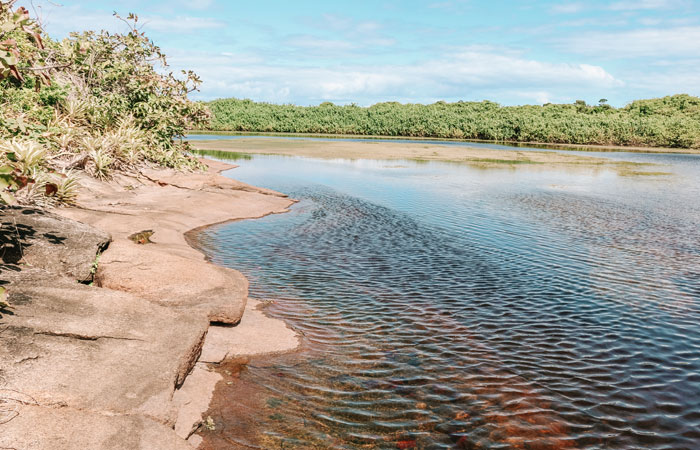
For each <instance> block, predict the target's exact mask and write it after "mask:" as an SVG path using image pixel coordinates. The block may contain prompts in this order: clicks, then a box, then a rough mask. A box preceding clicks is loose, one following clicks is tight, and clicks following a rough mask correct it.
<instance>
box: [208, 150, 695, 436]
mask: <svg viewBox="0 0 700 450" xmlns="http://www.w3.org/2000/svg"><path fill="white" fill-rule="evenodd" d="M520 150H522V149H520ZM576 153H581V152H576ZM595 156H596V157H600V154H595ZM217 157H219V158H220V157H221V154H217ZM606 157H608V158H612V159H617V160H623V161H634V162H650V161H651V162H654V163H661V164H664V169H663V170H664V171H666V172H668V173H670V175H667V176H658V177H657V176H654V177H635V176H621V175H620V174H619V173H617V172H616V171H614V170H609V169H607V168H605V167H602V168H569V167H566V168H563V167H550V166H547V165H544V166H539V165H538V166H527V167H523V166H518V167H517V168H514V167H503V168H498V167H495V168H494V167H489V168H479V167H474V166H470V165H468V164H459V163H448V162H437V161H429V162H416V161H410V160H391V161H382V160H370V159H356V160H347V159H314V158H301V157H289V156H278V155H250V156H247V157H246V159H242V160H238V161H237V162H236V163H237V164H240V167H239V168H237V169H234V170H231V171H229V172H227V173H226V175H227V176H231V177H233V178H236V179H238V180H241V181H244V182H247V183H250V184H254V185H256V186H261V187H266V188H271V189H274V190H278V191H280V192H284V193H286V194H288V195H289V196H290V197H292V198H295V199H298V200H299V202H298V203H297V204H296V205H294V206H293V207H292V209H291V211H290V212H289V213H286V214H282V215H273V216H268V217H265V218H262V219H257V220H248V221H242V222H232V223H226V224H221V225H217V226H214V227H211V228H208V229H206V230H204V231H202V232H201V233H199V234H198V235H197V237H196V243H197V245H198V246H199V247H200V248H201V249H202V250H203V251H204V252H205V253H206V254H207V256H208V257H209V258H210V259H211V260H212V261H213V262H214V263H217V264H220V265H224V266H228V267H232V268H235V269H237V270H240V271H242V272H243V273H244V274H245V275H246V277H248V279H249V280H250V282H251V287H250V295H251V297H253V298H257V299H261V300H269V302H268V304H269V306H268V307H267V312H268V314H270V315H272V316H274V317H279V318H282V319H284V320H285V321H287V322H288V323H289V324H290V325H292V326H293V327H294V328H296V329H297V330H299V331H300V332H302V333H303V335H304V341H305V343H304V346H303V348H302V350H301V351H299V352H297V353H294V354H291V355H284V356H278V357H273V358H267V359H260V360H253V361H250V362H247V363H245V364H242V365H241V366H240V367H239V368H238V369H237V370H238V372H236V374H237V376H238V377H239V379H240V383H239V384H240V385H241V386H246V387H247V389H248V390H247V391H246V392H247V393H248V394H250V398H249V399H247V400H245V401H244V400H242V398H241V397H240V396H237V395H236V394H237V393H238V394H240V393H241V391H240V388H236V389H238V390H236V389H234V388H231V390H230V391H229V392H228V393H229V394H230V395H229V397H226V391H222V392H219V393H218V395H219V396H220V398H219V400H218V402H217V403H216V404H217V405H232V406H231V407H222V406H219V409H218V412H217V409H216V407H215V408H214V410H213V411H214V412H213V416H212V417H214V419H215V420H217V421H220V422H221V423H224V424H226V426H225V427H223V428H219V429H218V431H216V432H212V433H210V434H205V438H206V439H207V440H208V442H210V443H217V442H218V443H219V444H222V443H225V442H228V443H229V444H230V443H231V442H237V443H240V444H245V445H253V446H260V447H263V448H293V447H294V448H455V447H456V448H618V449H628V448H654V449H662V448H697V447H698V446H700V432H699V431H698V430H700V239H699V233H698V230H700V200H699V199H700V196H699V195H698V194H700V157H698V156H697V155H665V154H658V155H657V154H653V155H641V154H631V153H624V152H616V153H612V154H609V155H606ZM222 396H223V397H222ZM233 405H237V407H234V406H233ZM232 411H235V414H236V416H235V417H233V416H230V415H231V414H233V413H232ZM227 415H228V416H227ZM215 416H216V417H215ZM251 428H252V429H251ZM222 445H223V444H222Z"/></svg>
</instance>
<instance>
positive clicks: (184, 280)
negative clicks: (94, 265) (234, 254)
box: [96, 235, 248, 324]
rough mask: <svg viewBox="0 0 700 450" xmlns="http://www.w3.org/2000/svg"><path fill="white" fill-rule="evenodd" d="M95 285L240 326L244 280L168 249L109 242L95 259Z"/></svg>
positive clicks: (224, 270) (236, 274) (160, 245)
mask: <svg viewBox="0 0 700 450" xmlns="http://www.w3.org/2000/svg"><path fill="white" fill-rule="evenodd" d="M153 238H154V239H156V242H157V235H154V236H153ZM195 256H198V255H195ZM163 280H168V281H167V282H163ZM173 281H176V282H173ZM96 282H97V284H98V285H100V286H103V287H106V288H110V289H115V290H120V291H126V292H131V293H133V294H135V295H138V296H139V297H141V298H145V299H147V300H150V301H152V302H156V303H158V304H160V305H163V306H170V307H175V308H180V309H189V310H191V311H192V313H199V314H203V315H205V316H206V317H208V318H209V320H210V321H211V322H221V323H226V324H237V323H238V322H240V320H241V316H242V315H243V311H244V309H245V305H246V300H247V298H248V280H246V278H245V277H244V276H243V275H242V274H241V273H240V272H238V271H235V270H231V269H227V268H225V267H219V266H215V265H213V264H210V263H208V262H206V261H204V260H203V259H201V258H199V260H197V259H193V258H191V257H189V258H188V257H183V256H179V255H177V254H175V253H174V252H172V250H171V249H170V248H169V247H168V246H167V245H162V244H158V243H155V244H148V245H139V244H136V243H134V242H132V241H130V240H128V239H121V240H119V241H116V242H114V243H113V244H112V246H111V247H110V249H109V251H108V252H106V253H105V254H104V256H103V257H102V258H101V259H100V268H99V270H98V272H97V277H96Z"/></svg>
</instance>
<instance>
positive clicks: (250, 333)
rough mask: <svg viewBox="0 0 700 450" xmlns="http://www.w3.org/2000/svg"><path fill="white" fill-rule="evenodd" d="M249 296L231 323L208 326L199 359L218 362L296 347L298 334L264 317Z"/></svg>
mask: <svg viewBox="0 0 700 450" xmlns="http://www.w3.org/2000/svg"><path fill="white" fill-rule="evenodd" d="M259 306H260V302H258V301H255V300H251V301H249V302H248V306H247V307H246V309H245V314H244V316H243V320H241V323H240V324H238V325H237V326H235V327H221V326H211V327H209V332H208V333H207V337H206V339H205V341H204V347H203V348H202V355H201V356H200V357H199V360H200V361H202V362H207V363H221V362H223V361H225V360H227V359H232V358H236V357H241V356H255V355H270V354H276V353H285V352H290V351H293V350H295V349H297V348H298V347H299V345H300V341H299V336H298V335H297V334H296V333H295V332H294V330H292V329H291V328H289V327H288V326H287V324H286V323H284V321H282V320H279V319H273V318H271V317H267V316H266V315H265V314H264V313H263V311H261V310H260V308H259Z"/></svg>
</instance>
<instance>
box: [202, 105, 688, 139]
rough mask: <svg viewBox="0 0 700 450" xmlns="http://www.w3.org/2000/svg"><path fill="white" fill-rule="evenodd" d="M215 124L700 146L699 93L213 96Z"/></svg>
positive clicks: (248, 128)
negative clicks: (425, 100)
mask: <svg viewBox="0 0 700 450" xmlns="http://www.w3.org/2000/svg"><path fill="white" fill-rule="evenodd" d="M208 105H209V108H210V109H211V113H212V116H213V117H212V122H211V123H210V125H209V127H210V129H211V130H217V131H244V132H245V131H247V132H276V133H322V134H349V135H365V136H405V137H434V138H453V139H483V140H492V141H518V142H541V143H553V144H554V143H556V144H583V145H624V146H649V147H674V148H700V98H698V97H692V96H690V95H674V96H670V97H664V98H657V99H650V100H637V101H635V102H632V103H630V104H629V105H627V106H625V107H624V108H614V107H612V106H610V105H608V104H607V103H606V101H605V100H604V99H602V100H601V102H600V104H598V105H595V106H591V105H587V104H586V103H585V102H583V101H581V100H579V101H577V102H575V103H574V104H546V105H543V106H535V105H526V106H500V105H498V104H497V103H493V102H489V101H483V102H457V103H445V102H437V103H433V104H430V105H421V104H400V103H395V102H389V103H378V104H376V105H373V106H370V107H359V106H356V105H346V106H339V105H334V104H332V103H328V102H326V103H322V104H320V105H318V106H295V105H275V104H270V103H257V102H253V101H251V100H239V99H234V98H231V99H221V100H214V101H212V102H210V103H209V104H208Z"/></svg>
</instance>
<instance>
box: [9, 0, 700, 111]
mask: <svg viewBox="0 0 700 450" xmlns="http://www.w3.org/2000/svg"><path fill="white" fill-rule="evenodd" d="M55 1H56V0H54V1H53V2H47V1H41V0H34V5H35V6H36V5H39V8H38V10H37V12H38V13H39V14H40V16H41V18H42V21H43V22H44V23H45V26H46V27H47V29H48V31H49V33H50V34H51V35H52V36H54V37H63V36H65V35H66V34H67V33H68V32H69V31H73V30H83V29H101V28H105V29H108V30H111V31H123V29H124V25H123V24H121V23H120V22H118V21H116V20H115V19H114V18H112V16H111V14H112V11H115V10H116V11H117V12H119V13H120V14H124V15H126V13H128V12H135V13H137V14H138V15H139V16H140V18H141V22H143V25H144V28H143V30H144V31H146V32H147V34H148V35H149V36H150V37H151V38H152V39H154V40H155V41H156V43H157V44H158V45H160V46H161V47H162V48H163V50H164V51H165V53H166V54H167V55H168V57H169V62H170V64H171V66H172V67H173V68H174V69H184V68H187V69H192V70H194V71H195V72H197V73H198V74H200V76H201V77H202V79H203V80H204V84H203V85H202V88H201V92H199V93H197V94H195V95H194V96H195V97H196V98H198V99H202V100H209V99H214V98H220V97H239V98H251V99H253V100H257V101H267V102H273V103H295V104H300V105H309V104H318V103H320V102H323V101H332V102H334V103H342V104H345V103H353V102H354V103H357V104H360V105H369V104H372V103H376V102H380V101H399V102H417V103H429V102H433V101H437V100H447V101H457V100H477V101H478V100H483V99H488V100H492V101H496V102H499V103H502V104H506V105H515V104H541V103H545V102H555V103H569V102H573V101H574V100H576V99H583V100H586V101H587V102H589V103H595V102H597V101H598V99H600V98H607V99H609V101H610V103H611V104H613V105H616V106H622V105H624V104H626V103H628V102H629V101H631V100H634V99H638V98H649V97H658V96H664V95H671V94H677V93H688V94H692V95H700V1H692V0H637V1H632V0H617V1H610V2H600V1H539V2H538V1H499V0H492V1H474V0H463V1H460V0H447V1H440V0H436V1H430V0H428V1H413V0H375V1H363V0H356V1H328V0H326V1H316V0H313V1H312V0H295V1H267V0H258V1H222V0H199V1H197V0H191V1H185V0H182V1H180V0H167V1H161V0H156V1H133V0H122V1H106V0H92V1H76V0H57V1H59V2H60V5H61V6H57V3H55ZM28 3H29V2H28V1H20V2H18V4H25V5H27V6H29V4H28Z"/></svg>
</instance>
